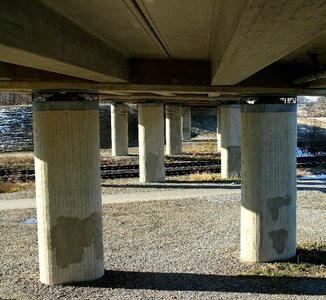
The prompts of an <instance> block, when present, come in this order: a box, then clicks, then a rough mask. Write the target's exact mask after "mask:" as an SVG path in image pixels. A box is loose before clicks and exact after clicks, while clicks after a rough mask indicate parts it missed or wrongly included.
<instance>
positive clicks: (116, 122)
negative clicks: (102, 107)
mask: <svg viewBox="0 0 326 300" xmlns="http://www.w3.org/2000/svg"><path fill="white" fill-rule="evenodd" d="M111 145H112V146H111V148H112V156H123V155H128V106H127V105H126V104H123V103H114V104H111Z"/></svg>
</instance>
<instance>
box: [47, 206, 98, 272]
mask: <svg viewBox="0 0 326 300" xmlns="http://www.w3.org/2000/svg"><path fill="white" fill-rule="evenodd" d="M101 224H102V221H101V215H100V213H96V212H94V213H92V214H91V215H90V216H89V217H88V218H85V219H82V220H80V219H79V218H73V217H60V218H58V219H57V224H56V225H55V226H53V227H52V230H51V241H52V244H51V248H52V249H55V250H56V261H57V265H58V266H59V267H60V268H67V267H68V266H69V265H70V264H75V263H81V262H82V260H83V254H84V248H86V247H90V246H91V245H92V244H94V249H95V255H96V258H97V259H101V258H102V256H103V244H102V225H101Z"/></svg>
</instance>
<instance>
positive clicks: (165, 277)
mask: <svg viewBox="0 0 326 300" xmlns="http://www.w3.org/2000/svg"><path fill="white" fill-rule="evenodd" d="M78 286H88V287H98V288H115V289H145V290H163V291H199V292H227V293H260V294H290V295H325V294H326V278H305V277H263V276H225V275H206V274H191V273H152V272H127V271H105V274H104V276H103V277H102V278H100V279H98V280H95V281H92V282H84V283H80V284H78Z"/></svg>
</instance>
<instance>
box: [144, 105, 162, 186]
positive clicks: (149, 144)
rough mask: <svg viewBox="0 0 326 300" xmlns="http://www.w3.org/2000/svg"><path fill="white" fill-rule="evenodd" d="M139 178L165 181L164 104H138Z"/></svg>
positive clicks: (149, 180) (148, 180)
mask: <svg viewBox="0 0 326 300" xmlns="http://www.w3.org/2000/svg"><path fill="white" fill-rule="evenodd" d="M138 122H139V124H138V139H139V180H140V182H164V177H165V175H164V106H163V104H159V103H139V104H138Z"/></svg>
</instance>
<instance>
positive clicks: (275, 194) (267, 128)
mask: <svg viewBox="0 0 326 300" xmlns="http://www.w3.org/2000/svg"><path fill="white" fill-rule="evenodd" d="M241 118H242V124H241V175H242V176H241V180H242V182H241V259H242V260H244V261H250V262H267V261H273V260H283V259H287V258H290V257H292V256H294V255H295V252H296V130H297V128H296V104H252V105H249V104H244V105H242V109H241Z"/></svg>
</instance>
